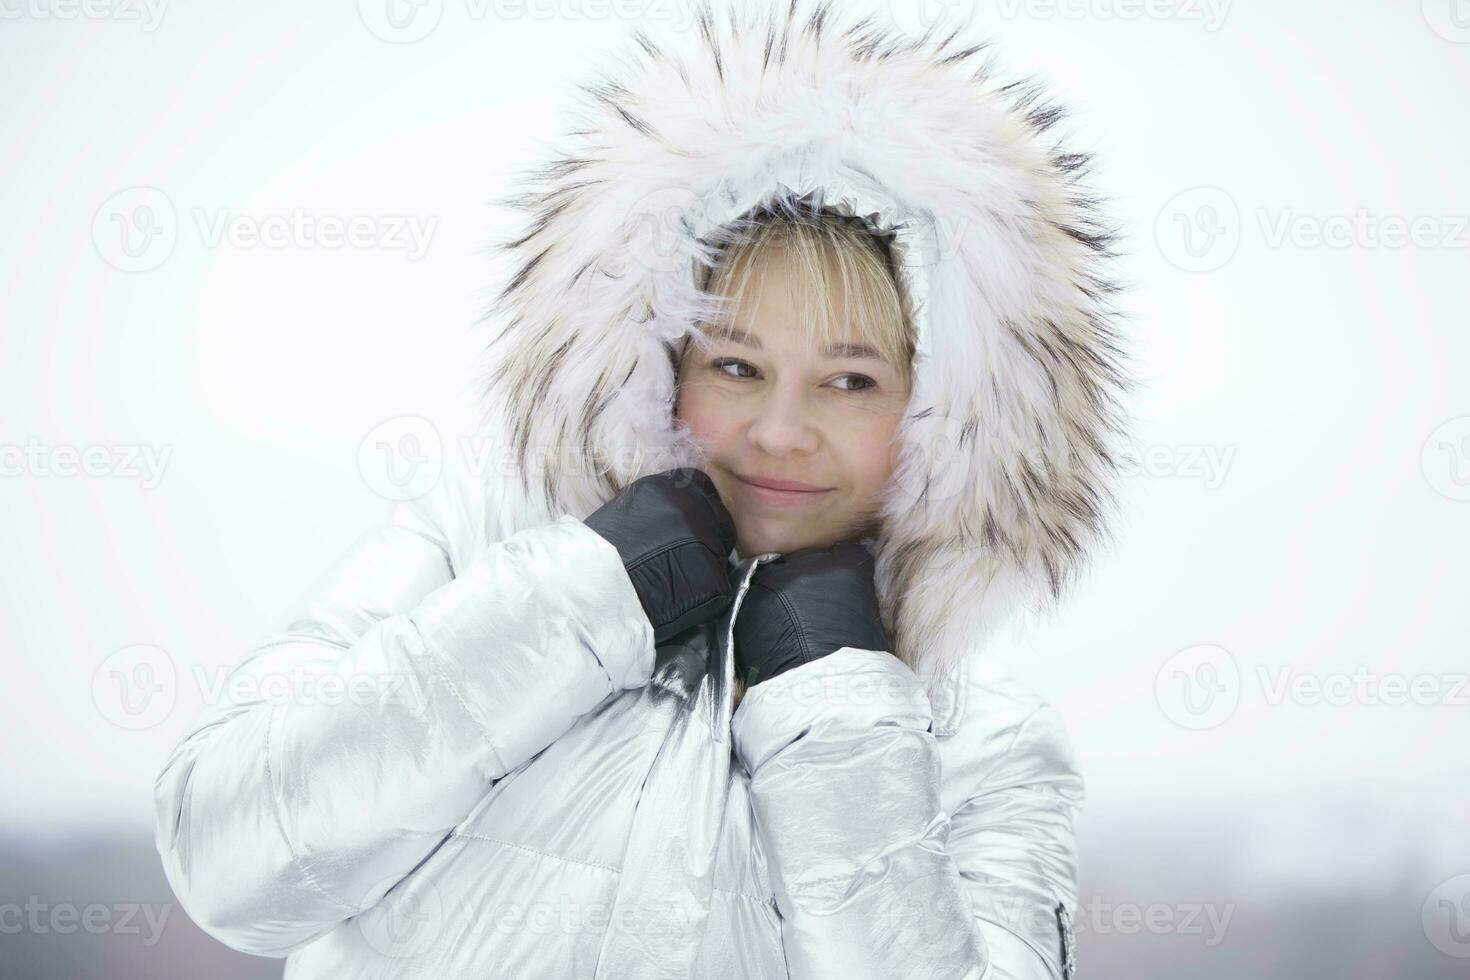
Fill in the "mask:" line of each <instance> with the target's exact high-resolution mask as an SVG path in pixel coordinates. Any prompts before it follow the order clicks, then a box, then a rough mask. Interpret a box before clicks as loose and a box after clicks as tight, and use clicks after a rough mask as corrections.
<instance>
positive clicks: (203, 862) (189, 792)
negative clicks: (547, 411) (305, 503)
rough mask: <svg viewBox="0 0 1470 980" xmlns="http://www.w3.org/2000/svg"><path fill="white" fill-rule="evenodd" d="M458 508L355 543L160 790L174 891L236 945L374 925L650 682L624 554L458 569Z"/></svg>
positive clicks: (164, 848)
mask: <svg viewBox="0 0 1470 980" xmlns="http://www.w3.org/2000/svg"><path fill="white" fill-rule="evenodd" d="M444 496H445V495H444V492H443V491H440V490H436V491H434V493H433V494H431V495H429V496H426V497H424V498H420V500H418V501H412V502H408V503H402V504H398V505H395V510H394V512H393V515H392V517H391V519H390V520H389V521H388V523H387V525H386V526H384V527H380V528H378V529H375V530H373V531H370V532H368V533H366V534H365V535H364V536H363V537H362V538H361V539H360V540H359V541H357V542H356V543H355V544H354V546H353V547H352V549H351V550H350V551H349V552H348V554H347V555H346V556H345V557H344V558H343V559H342V561H341V562H340V563H339V564H338V565H337V567H336V568H335V569H333V570H332V571H331V572H329V573H328V574H327V575H326V576H325V580H324V581H323V582H322V583H321V584H320V585H318V587H317V588H316V589H315V590H314V591H313V594H312V596H311V597H310V599H309V600H308V601H307V602H306V604H305V606H304V608H303V611H302V612H301V614H300V615H299V616H297V617H296V618H294V619H293V620H291V621H290V625H289V626H288V627H287V628H286V629H284V630H283V631H282V632H280V633H278V634H276V635H274V636H273V637H271V638H270V639H268V640H267V641H266V642H264V643H262V644H260V645H259V646H257V647H256V648H255V649H254V650H253V651H252V652H251V653H250V654H249V655H248V656H247V657H245V659H244V660H243V662H241V663H240V664H239V665H238V666H237V667H235V668H234V670H233V672H232V673H231V674H230V675H229V676H228V678H227V679H226V681H225V683H224V684H223V685H220V686H219V692H220V693H219V694H218V695H217V696H215V697H214V698H213V702H214V703H211V704H209V705H208V706H207V707H206V708H205V709H204V710H203V712H202V713H201V714H200V715H199V716H198V717H197V718H196V719H195V721H194V723H193V724H192V726H191V727H190V729H189V730H188V731H187V733H186V734H185V735H184V736H183V738H182V740H181V741H180V742H179V743H178V745H177V746H176V748H175V749H174V750H173V752H172V754H171V755H170V757H169V758H168V760H167V762H166V764H165V765H164V767H163V769H162V771H161V772H160V774H159V776H158V778H157V780H156V783H155V787H154V799H155V819H156V827H155V832H156V844H157V847H158V851H159V854H160V855H161V856H162V858H163V865H164V869H165V871H166V873H167V876H168V880H169V883H170V885H171V886H172V887H173V890H174V893H175V895H176V896H177V897H178V900H179V902H180V903H181V905H182V906H183V907H184V908H185V909H186V910H187V911H188V913H189V915H190V916H191V917H192V918H193V919H194V921H195V922H197V923H198V924H199V925H200V927H201V928H203V929H204V931H206V932H207V933H209V934H210V935H212V936H214V937H215V938H216V939H218V940H220V941H221V942H223V943H225V944H226V945H228V946H231V947H233V948H235V949H237V950H241V951H243V952H247V953H255V954H257V955H263V956H284V955H286V954H287V953H289V952H291V951H292V950H293V949H295V948H298V947H300V946H302V945H304V944H306V943H308V942H310V941H311V940H313V939H315V938H316V937H318V936H320V935H321V934H323V933H324V932H326V931H328V930H329V929H331V928H332V927H333V926H335V925H336V924H337V923H338V922H340V921H342V920H344V919H346V918H348V917H350V916H353V915H356V914H357V913H359V912H361V911H363V910H365V909H368V908H370V907H371V906H372V905H374V904H375V903H376V902H377V901H378V899H380V898H381V897H382V895H383V894H384V893H385V892H386V891H387V890H388V889H389V888H390V887H391V886H392V885H394V884H395V883H397V882H398V881H399V880H400V879H402V878H403V877H404V876H405V875H406V874H407V873H408V872H409V871H410V870H412V869H413V868H414V867H415V866H416V865H418V864H419V863H420V862H421V861H423V860H424V859H425V858H426V857H427V856H429V855H430V854H431V853H432V852H433V851H434V850H435V849H436V848H437V847H438V846H439V845H440V844H441V843H442V842H443V841H444V840H445V839H446V837H447V836H448V834H449V833H450V831H451V830H452V829H453V828H454V827H455V826H456V825H457V824H458V823H459V822H460V821H461V820H462V819H463V818H464V817H465V816H466V815H468V813H469V812H470V810H471V809H472V808H473V807H474V805H475V804H476V803H477V802H478V801H479V800H480V799H481V798H483V796H484V795H485V793H486V791H487V790H488V789H489V788H490V786H491V785H492V784H494V782H495V781H496V780H498V779H500V778H501V777H502V776H504V775H505V774H506V773H508V772H510V771H512V770H513V769H515V768H517V767H518V766H520V765H521V764H522V763H524V762H525V761H527V760H528V759H530V758H531V757H532V756H534V755H535V754H536V753H538V752H539V751H541V750H542V749H543V748H545V747H546V746H547V745H549V744H550V743H551V742H552V741H554V740H555V739H556V738H557V737H558V736H559V735H561V734H562V733H563V732H565V731H566V730H567V729H569V728H570V727H571V726H572V724H573V722H574V721H575V720H576V719H577V718H578V717H579V716H581V715H583V714H585V713H587V712H588V711H590V710H592V709H593V708H595V707H596V706H597V705H598V704H599V703H601V702H602V701H603V700H604V699H605V698H606V697H608V696H609V695H611V694H614V693H616V692H618V691H620V690H622V689H625V688H630V687H636V686H640V685H642V684H645V683H647V680H648V677H649V674H650V673H651V671H652V669H653V657H654V650H653V632H652V628H651V627H650V625H649V623H648V619H647V617H646V616H645V615H644V613H643V610H642V607H641V605H640V603H639V600H638V596H637V593H636V592H635V591H634V589H633V585H632V583H631V581H629V579H628V577H627V575H626V573H625V572H624V570H623V566H622V563H621V560H620V558H619V556H618V553H617V550H616V549H615V548H614V547H613V546H612V544H610V543H608V542H607V541H606V540H604V539H603V538H602V537H601V536H599V535H598V534H596V533H595V532H594V531H592V530H591V529H590V528H588V527H587V526H586V525H585V524H582V523H581V522H580V521H578V520H576V519H575V518H573V517H571V516H569V515H564V516H562V517H560V518H557V519H556V520H553V521H550V522H548V523H545V524H542V525H539V526H537V527H533V528H528V529H525V530H522V531H520V532H519V533H516V534H513V535H510V536H509V537H506V538H504V539H503V540H501V541H499V542H497V543H494V544H491V545H489V546H488V547H485V548H484V549H483V550H481V551H480V553H479V554H478V555H477V556H476V557H474V558H473V559H472V560H467V565H466V567H464V568H460V569H455V568H453V567H451V561H450V551H451V548H450V542H449V541H448V540H447V539H446V537H445V528H446V526H454V524H455V519H446V517H445V515H446V511H447V510H448V508H450V507H452V506H454V505H453V503H452V502H448V503H446V501H445V499H444Z"/></svg>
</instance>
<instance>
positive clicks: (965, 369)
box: [484, 0, 1132, 685]
mask: <svg viewBox="0 0 1470 980" xmlns="http://www.w3.org/2000/svg"><path fill="white" fill-rule="evenodd" d="M727 4H729V5H727ZM807 7H808V3H807V0H790V5H789V6H787V5H785V4H784V3H783V4H779V5H775V6H765V5H763V4H761V3H760V2H759V0H756V2H753V3H741V2H739V0H722V2H719V3H716V4H715V5H714V6H713V7H712V6H711V5H710V3H709V2H708V0H705V2H702V3H701V4H700V6H699V7H698V8H697V9H696V10H695V11H694V15H695V22H694V29H691V30H687V31H673V30H670V31H668V32H666V35H652V34H650V33H649V32H648V31H646V30H639V31H636V32H635V33H634V34H633V37H632V39H631V41H629V43H628V44H627V47H626V50H625V51H624V52H622V53H623V54H624V55H625V56H626V57H624V58H622V59H620V60H619V61H618V63H617V66H616V67H615V68H614V69H613V70H611V71H608V72H606V73H605V74H603V75H601V76H600V77H598V78H597V79H595V80H593V81H592V82H590V83H589V84H586V85H584V86H583V88H582V91H583V92H584V94H585V95H586V97H587V98H586V103H585V105H584V107H583V108H584V110H585V111H584V113H583V114H582V116H581V117H580V118H579V119H578V125H577V126H576V127H575V128H574V129H573V130H572V131H571V132H570V133H569V134H568V135H567V139H568V141H569V143H568V145H567V147H566V148H565V149H563V150H562V151H561V152H559V153H558V154H557V155H556V157H555V159H553V160H551V161H550V162H548V163H546V164H545V165H544V166H541V167H539V168H537V169H535V170H533V171H531V172H530V173H528V174H527V175H526V177H525V179H524V182H523V185H522V186H521V187H520V188H518V189H517V193H516V194H514V196H511V197H508V198H503V199H502V201H501V203H502V204H505V205H507V206H509V207H511V208H513V209H516V210H517V211H519V212H524V215H525V217H524V224H523V226H522V227H520V228H519V229H518V230H517V232H516V234H515V235H514V237H513V238H511V239H510V240H507V241H504V242H500V243H497V245H496V246H495V249H494V253H495V254H496V255H497V257H498V258H499V259H502V260H504V261H505V262H506V263H507V264H506V267H505V268H504V269H503V270H501V271H502V274H503V277H504V278H502V279H501V280H499V282H498V283H497V286H496V288H497V289H498V290H499V292H498V295H497V296H496V298H495V300H494V302H493V304H492V305H491V307H490V310H489V312H488V313H487V315H486V319H488V320H489V321H490V322H491V324H492V328H493V330H494V332H495V335H494V337H493V339H492V340H491V342H490V345H489V348H488V350H487V365H486V379H485V390H486V396H487V401H486V403H485V412H486V416H485V420H484V424H485V426H487V431H493V432H494V433H496V435H494V436H493V438H498V439H500V440H502V442H501V443H500V444H501V445H502V447H503V448H504V450H505V458H507V459H508V460H510V461H512V472H513V473H515V474H516V475H515V476H513V477H508V476H507V475H506V473H505V472H504V471H501V472H499V473H498V474H497V478H498V479H499V480H500V483H499V484H498V485H497V486H496V487H495V488H494V492H495V493H498V494H500V495H501V496H502V497H504V496H505V495H506V494H513V495H515V497H516V500H517V502H518V503H517V504H515V505H512V506H514V507H517V515H518V518H517V519H518V520H519V521H520V522H521V523H525V524H530V523H534V522H537V521H540V520H545V519H550V518H552V517H555V516H558V515H561V514H565V513H570V514H573V515H574V516H577V517H579V518H580V517H583V516H585V515H586V514H588V513H590V512H591V511H592V510H593V509H594V508H595V507H597V506H598V505H600V504H601V503H602V502H604V501H605V500H607V499H609V498H610V497H612V496H613V495H614V494H615V493H617V492H618V490H619V489H621V488H622V487H623V486H625V485H627V484H628V483H630V482H631V481H633V480H634V479H637V478H638V477H640V476H643V475H645V474H648V473H656V472H660V471H662V470H665V469H669V468H671V467H674V466H687V465H698V464H699V457H698V454H697V450H696V448H695V447H693V446H692V445H691V444H690V442H689V441H688V439H687V437H686V436H685V435H683V434H682V433H676V431H675V430H674V428H673V424H672V419H671V408H672V403H673V396H674V380H675V379H674V371H673V367H672V361H671V358H672V350H673V349H674V348H675V347H676V345H677V342H678V341H679V339H680V338H681V337H682V336H683V335H684V334H685V333H687V332H688V330H689V328H690V326H691V324H692V323H693V322H695V321H696V320H697V319H699V318H700V317H701V316H702V315H704V314H706V313H708V312H711V310H710V308H709V305H708V302H707V300H704V299H703V298H702V297H701V294H700V293H699V291H698V289H697V288H696V286H695V279H694V270H695V268H696V265H695V258H696V256H697V255H700V254H704V255H706V256H708V255H709V254H710V252H709V245H708V240H709V237H710V236H711V234H712V233H713V232H715V231H716V229H718V228H719V227H721V226H722V225H723V224H724V223H726V222H729V221H731V220H732V219H734V218H736V217H739V216H741V215H743V214H745V213H746V212H747V211H749V210H750V209H751V208H752V207H754V206H757V205H759V204H762V203H765V202H767V201H769V200H770V199H771V197H772V196H773V195H778V194H779V195H787V196H788V197H795V196H806V195H811V197H812V198H814V199H816V200H817V201H819V202H820V203H821V204H822V205H824V206H826V207H829V208H832V209H834V210H837V211H838V212H839V213H842V214H846V215H850V216H856V217H859V218H861V219H863V220H864V221H865V222H866V223H867V225H868V226H869V227H870V228H872V229H873V230H875V231H879V232H885V233H891V234H892V235H893V236H894V237H893V246H894V248H895V251H896V256H897V257H898V264H899V265H900V266H901V268H900V274H901V276H902V277H903V278H904V280H905V282H904V283H903V285H904V287H905V288H906V289H907V290H908V292H909V296H910V298H911V301H912V303H913V305H914V307H915V318H916V327H917V351H916V355H915V359H914V384H913V388H912V394H911V398H910V402H909V406H908V412H907V414H906V417H905V418H904V420H903V421H902V423H901V425H900V429H899V438H900V439H901V440H902V442H903V449H902V455H901V462H900V464H899V468H898V471H897V472H896V473H895V476H894V479H893V481H892V483H891V484H890V486H889V488H888V489H887V491H885V499H884V502H883V510H882V516H883V519H884V526H883V530H882V532H881V534H880V535H879V536H878V537H877V538H876V539H875V540H874V541H873V542H872V544H873V547H874V550H875V554H876V556H877V586H878V594H879V596H880V599H881V600H882V604H883V612H884V616H885V617H886V618H887V621H888V624H889V625H890V626H891V627H892V628H893V631H894V633H895V635H896V636H897V649H895V650H894V651H892V652H893V653H894V654H896V655H897V656H898V657H899V658H900V659H901V660H903V661H904V662H905V663H907V664H908V665H909V666H910V667H912V668H914V670H915V671H916V672H917V673H918V674H919V675H920V677H921V679H923V680H924V681H925V682H926V683H928V684H931V685H932V684H933V682H934V681H936V680H937V679H939V677H940V676H941V675H942V674H943V673H945V672H946V668H948V667H950V666H951V665H953V664H954V663H956V662H957V661H958V660H959V659H960V658H961V657H962V656H963V655H964V654H965V653H967V652H968V651H971V650H975V649H978V648H980V647H981V646H982V645H983V642H984V640H985V639H986V638H987V637H988V636H990V635H991V634H992V632H993V631H994V630H995V628H997V627H999V626H1000V625H1002V624H1003V623H1004V622H1005V621H1006V620H1007V619H1009V618H1010V616H1011V614H1013V613H1015V612H1017V611H1020V610H1021V609H1023V608H1025V607H1030V609H1031V611H1033V612H1042V611H1044V609H1045V607H1047V606H1050V605H1054V604H1055V602H1056V601H1057V600H1059V599H1060V598H1061V596H1062V594H1063V592H1064V590H1065V588H1066V587H1067V585H1068V584H1069V583H1070V582H1071V581H1072V580H1073V579H1074V578H1075V575H1076V573H1077V572H1078V570H1079V569H1080V567H1081V566H1082V564H1083V563H1084V560H1085V558H1086V557H1087V555H1088V554H1089V553H1090V551H1091V549H1092V548H1093V547H1094V546H1095V545H1096V544H1097V543H1099V541H1100V539H1101V538H1102V537H1104V536H1105V535H1106V531H1107V521H1106V518H1107V517H1108V516H1109V514H1110V513H1111V512H1112V511H1113V510H1114V509H1115V501H1114V497H1113V491H1112V486H1111V485H1112V482H1113V480H1114V478H1115V476H1116V474H1117V470H1118V460H1119V455H1118V453H1119V447H1121V445H1122V440H1123V439H1124V438H1125V437H1126V432H1125V428H1126V427H1125V424H1124V419H1125V413H1124V411H1123V409H1122V407H1121V405H1120V403H1119V400H1118V396H1119V395H1120V394H1121V393H1122V392H1123V391H1124V390H1126V389H1128V388H1130V387H1131V386H1132V382H1131V381H1130V380H1129V379H1128V378H1127V377H1126V376H1125V373H1124V371H1123V369H1122V362H1123V358H1124V356H1125V355H1124V352H1123V350H1122V349H1121V346H1120V339H1119V336H1118V332H1117V327H1116V323H1117V321H1118V317H1119V314H1118V313H1117V311H1116V310H1114V309H1113V308H1112V307H1111V306H1110V305H1109V297H1110V295H1111V294H1113V293H1115V292H1116V291H1117V288H1118V287H1117V286H1116V285H1115V284H1114V283H1113V282H1112V281H1111V280H1110V278H1109V277H1108V275H1107V274H1106V272H1105V271H1104V268H1103V266H1104V264H1105V263H1106V260H1107V259H1109V258H1110V257H1111V255H1112V252H1111V250H1110V243H1111V242H1112V239H1113V236H1112V233H1111V232H1110V231H1109V230H1108V229H1106V228H1104V227H1103V225H1102V224H1101V221H1100V217H1099V210H1098V201H1097V199H1096V198H1095V197H1094V196H1092V195H1090V194H1088V193H1087V192H1086V191H1085V190H1084V188H1083V187H1082V185H1081V183H1080V179H1081V177H1082V176H1083V174H1084V171H1085V166H1086V163H1087V159H1088V157H1087V155H1085V154H1080V153H1072V152H1068V151H1067V150H1066V149H1065V148H1063V147H1062V146H1060V145H1058V144H1056V143H1055V142H1053V141H1048V140H1047V139H1046V134H1047V131H1048V130H1049V129H1050V128H1051V127H1052V126H1053V124H1054V123H1056V122H1057V121H1058V120H1059V119H1060V118H1061V117H1062V116H1063V115H1064V110H1062V109H1061V108H1060V107H1058V106H1056V105H1054V104H1051V103H1049V102H1046V101H1045V100H1044V99H1043V98H1042V93H1041V92H1040V91H1039V89H1038V87H1037V86H1036V85H1035V84H1033V83H1030V82H1029V81H1025V80H1023V81H1021V82H1015V83H1012V84H999V83H997V82H996V81H995V80H994V78H993V72H992V66H991V65H990V64H989V62H988V60H987V61H986V63H984V64H978V65H977V64H976V63H975V62H976V60H977V57H978V56H979V55H980V54H981V53H982V51H983V50H984V49H985V48H986V46H987V44H986V43H985V42H979V43H977V42H976V40H975V39H974V38H966V37H964V35H965V34H966V32H967V30H968V27H967V26H966V25H956V24H950V25H948V26H936V27H935V28H934V29H933V30H932V31H930V32H929V33H928V34H926V35H924V36H923V37H922V38H919V37H910V36H906V35H905V34H903V33H902V32H901V31H900V30H899V29H898V28H896V27H895V26H893V25H891V24H889V25H885V24H883V23H882V21H881V20H880V19H876V18H872V17H868V18H863V19H861V20H857V21H855V22H852V21H850V19H849V20H843V21H842V22H839V16H838V11H836V10H834V9H832V6H831V4H830V3H829V4H822V5H819V6H816V7H814V8H812V9H807ZM844 9H847V8H846V5H845V6H844ZM488 490H489V488H487V491H488Z"/></svg>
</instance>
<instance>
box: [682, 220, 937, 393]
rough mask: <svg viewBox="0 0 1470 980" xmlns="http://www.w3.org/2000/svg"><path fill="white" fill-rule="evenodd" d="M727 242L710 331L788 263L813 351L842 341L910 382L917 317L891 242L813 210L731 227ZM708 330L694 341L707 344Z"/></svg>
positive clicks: (714, 281)
mask: <svg viewBox="0 0 1470 980" xmlns="http://www.w3.org/2000/svg"><path fill="white" fill-rule="evenodd" d="M725 235H726V240H725V241H724V242H723V243H722V244H721V245H719V246H718V247H717V249H716V251H715V255H716V258H715V261H714V263H713V264H712V266H710V267H709V268H707V269H706V270H705V274H704V282H703V285H702V289H703V290H704V292H706V293H707V294H709V299H710V301H711V303H712V304H713V308H714V309H716V310H718V313H717V314H716V315H715V316H713V317H712V318H711V319H710V320H709V322H708V325H709V326H713V327H716V328H719V327H723V326H727V325H729V324H731V323H732V322H733V319H734V314H735V311H736V310H737V309H739V308H740V305H741V304H742V303H743V302H744V301H745V298H746V297H747V296H748V295H749V294H750V290H751V288H752V287H755V288H756V290H757V291H759V290H761V289H763V288H764V284H765V275H764V270H765V269H766V267H767V266H766V260H773V261H785V262H788V263H791V267H790V271H791V275H790V277H789V280H790V281H792V282H793V283H794V286H793V292H794V296H793V299H794V300H795V302H796V306H797V310H798V316H799V320H800V323H801V327H802V329H803V331H804V332H805V334H806V337H805V339H806V340H807V342H808V343H809V344H811V345H812V346H813V347H814V349H822V348H824V347H825V346H826V345H828V344H831V343H835V342H838V341H849V342H852V343H857V344H863V345H866V346H868V347H871V348H872V349H873V350H875V351H877V352H878V355H879V356H880V357H882V358H883V359H884V360H886V361H887V362H888V363H889V364H890V365H892V366H893V367H894V368H895V369H896V370H897V371H898V372H899V374H900V375H902V376H903V377H904V378H906V379H907V378H908V377H909V375H910V372H911V368H912V364H913V356H914V335H913V334H914V331H913V316H912V310H911V308H910V306H909V302H908V298H907V296H906V295H905V294H904V290H903V289H902V288H900V286H899V279H898V276H897V275H896V270H895V269H894V266H893V259H892V255H891V252H890V250H889V245H888V242H887V241H886V240H885V239H883V238H881V237H879V236H876V235H874V234H873V233H872V232H870V231H868V230H867V229H866V228H865V227H864V226H863V225H862V223H861V221H860V220H858V219H854V218H847V217H844V216H841V215H836V214H833V213H831V212H825V211H810V210H808V211H804V212H802V211H798V212H796V213H783V212H780V211H766V212H763V213H761V214H759V215H757V216H756V217H753V218H743V219H740V220H739V221H736V222H733V223H732V224H731V225H730V226H729V227H728V228H727V229H725ZM703 326H704V325H701V326H700V327H696V328H695V330H694V332H693V334H692V335H691V336H694V335H698V336H699V337H703V338H705V339H706V340H708V339H709V337H708V333H707V330H706V329H702V328H701V327H703ZM696 342H697V341H696Z"/></svg>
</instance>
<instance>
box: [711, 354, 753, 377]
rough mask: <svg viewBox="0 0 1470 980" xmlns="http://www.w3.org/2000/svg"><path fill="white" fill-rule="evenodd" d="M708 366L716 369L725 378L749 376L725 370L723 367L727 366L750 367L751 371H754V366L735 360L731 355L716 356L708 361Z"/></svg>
mask: <svg viewBox="0 0 1470 980" xmlns="http://www.w3.org/2000/svg"><path fill="white" fill-rule="evenodd" d="M709 366H710V367H711V368H712V369H714V370H715V371H718V372H719V373H720V374H723V375H724V376H725V377H727V378H748V377H750V375H749V374H731V373H730V372H729V371H726V370H725V368H727V367H736V368H750V369H751V371H752V372H754V371H755V368H753V367H751V366H750V365H749V364H747V363H745V362H744V361H737V360H735V359H734V358H733V357H717V358H715V359H714V360H713V361H711V362H710V365H709Z"/></svg>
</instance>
